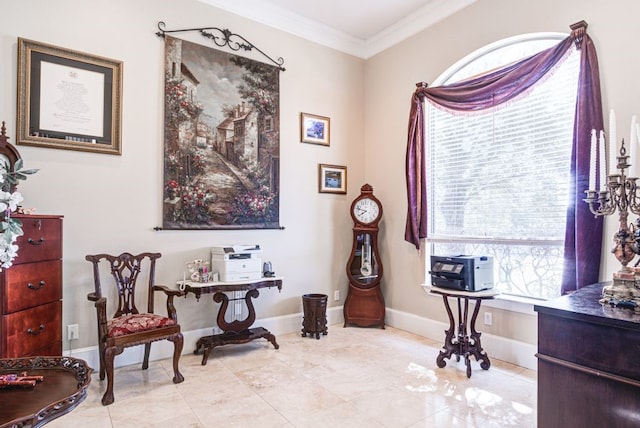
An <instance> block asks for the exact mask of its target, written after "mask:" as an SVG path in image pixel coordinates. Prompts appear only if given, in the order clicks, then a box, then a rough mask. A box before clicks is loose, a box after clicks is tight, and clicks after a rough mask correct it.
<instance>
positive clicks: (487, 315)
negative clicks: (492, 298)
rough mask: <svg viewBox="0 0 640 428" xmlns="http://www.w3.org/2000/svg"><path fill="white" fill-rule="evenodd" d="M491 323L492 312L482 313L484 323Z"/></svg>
mask: <svg viewBox="0 0 640 428" xmlns="http://www.w3.org/2000/svg"><path fill="white" fill-rule="evenodd" d="M492 323H493V314H492V313H491V312H485V313H484V325H491V324H492Z"/></svg>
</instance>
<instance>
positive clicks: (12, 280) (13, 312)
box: [0, 215, 62, 358]
mask: <svg viewBox="0 0 640 428" xmlns="http://www.w3.org/2000/svg"><path fill="white" fill-rule="evenodd" d="M14 217H16V218H19V219H20V220H21V221H22V229H23V231H24V235H22V236H20V237H19V238H18V240H17V244H18V256H17V257H16V259H15V260H14V262H13V266H11V267H10V268H8V269H3V270H2V272H0V309H1V310H2V314H1V316H0V358H18V357H28V356H35V355H62V216H49V215H14Z"/></svg>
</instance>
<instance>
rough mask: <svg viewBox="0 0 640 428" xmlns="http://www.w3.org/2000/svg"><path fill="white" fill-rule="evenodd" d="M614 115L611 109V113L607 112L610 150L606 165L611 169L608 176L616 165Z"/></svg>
mask: <svg viewBox="0 0 640 428" xmlns="http://www.w3.org/2000/svg"><path fill="white" fill-rule="evenodd" d="M616 138H617V137H616V114H615V112H614V111H613V109H611V112H609V149H610V155H609V162H608V163H607V165H611V169H610V170H609V171H610V172H609V173H610V174H613V173H614V171H615V170H616V166H617V165H616V163H617V159H616V156H617V153H616V145H617V144H618V143H617V140H616Z"/></svg>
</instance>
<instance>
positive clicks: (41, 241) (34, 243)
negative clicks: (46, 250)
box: [27, 238, 44, 245]
mask: <svg viewBox="0 0 640 428" xmlns="http://www.w3.org/2000/svg"><path fill="white" fill-rule="evenodd" d="M27 242H28V243H29V244H31V245H41V244H44V238H40V239H38V240H37V241H34V240H33V239H32V238H29V239H27Z"/></svg>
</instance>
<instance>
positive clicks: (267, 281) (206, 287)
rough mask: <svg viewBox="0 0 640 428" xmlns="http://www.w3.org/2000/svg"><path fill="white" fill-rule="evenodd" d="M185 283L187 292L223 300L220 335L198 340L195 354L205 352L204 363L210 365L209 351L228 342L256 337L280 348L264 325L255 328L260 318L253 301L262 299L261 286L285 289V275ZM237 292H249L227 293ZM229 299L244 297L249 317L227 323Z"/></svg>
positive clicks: (219, 301) (220, 314)
mask: <svg viewBox="0 0 640 428" xmlns="http://www.w3.org/2000/svg"><path fill="white" fill-rule="evenodd" d="M179 284H181V289H184V290H185V291H186V292H187V294H188V293H193V294H195V296H196V298H197V299H200V296H201V295H202V294H207V293H214V294H213V300H214V301H215V302H217V303H220V304H221V305H220V309H219V310H218V316H217V324H218V327H219V328H220V329H221V330H222V333H220V334H212V335H209V336H203V337H201V338H200V339H198V341H197V342H196V349H195V350H194V351H193V353H194V354H199V353H200V352H202V353H203V355H202V365H203V366H204V365H206V364H207V360H208V359H209V353H210V352H211V350H212V349H213V348H215V347H217V346H223V345H228V344H241V343H247V342H250V341H252V340H256V339H260V338H264V339H266V340H268V341H269V342H271V344H272V345H273V347H274V348H276V349H278V348H280V345H278V342H276V337H275V336H274V335H273V334H272V333H271V332H269V330H267V329H266V328H263V327H254V328H251V326H252V325H253V323H254V322H255V320H256V310H255V307H254V306H253V300H252V299H256V298H258V296H259V295H260V293H259V292H258V289H259V288H271V287H278V290H281V289H282V278H277V277H275V278H262V279H260V280H255V281H252V282H247V283H240V282H212V283H201V284H198V283H192V282H189V281H184V282H182V283H179ZM233 291H246V294H245V296H244V298H238V299H235V298H234V299H229V297H227V295H226V294H225V292H233ZM229 300H233V301H235V300H244V301H245V304H246V306H247V311H248V314H247V317H246V318H245V319H243V320H234V321H231V322H227V321H226V320H225V314H226V313H227V310H228V309H229Z"/></svg>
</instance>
